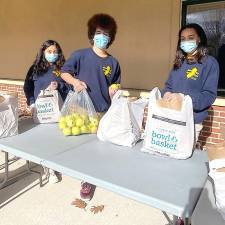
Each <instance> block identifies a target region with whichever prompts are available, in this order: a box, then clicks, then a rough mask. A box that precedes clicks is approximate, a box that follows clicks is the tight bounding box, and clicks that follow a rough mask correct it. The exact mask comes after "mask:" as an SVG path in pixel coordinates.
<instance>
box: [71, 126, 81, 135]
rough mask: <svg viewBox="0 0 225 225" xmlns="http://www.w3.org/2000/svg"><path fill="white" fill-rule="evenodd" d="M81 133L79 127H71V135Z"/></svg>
mask: <svg viewBox="0 0 225 225" xmlns="http://www.w3.org/2000/svg"><path fill="white" fill-rule="evenodd" d="M80 133H81V131H80V128H79V127H73V128H72V135H79V134H80Z"/></svg>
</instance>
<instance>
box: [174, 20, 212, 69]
mask: <svg viewBox="0 0 225 225" xmlns="http://www.w3.org/2000/svg"><path fill="white" fill-rule="evenodd" d="M188 28H191V29H194V30H195V32H196V33H197V35H198V36H199V38H200V43H199V44H198V47H197V53H196V55H195V57H192V58H190V59H188V58H187V53H185V52H184V51H183V50H182V49H181V48H180V43H181V33H182V31H183V30H185V29H188ZM207 54H208V48H207V37H206V34H205V31H204V30H203V29H202V27H201V26H200V25H198V24H196V23H190V24H187V25H185V26H183V27H182V28H181V29H180V31H179V34H178V43H177V51H176V56H175V60H174V65H173V68H174V69H179V68H180V67H181V65H182V63H183V62H184V60H185V59H186V60H187V62H188V63H196V62H198V63H201V60H202V58H203V57H204V56H206V55H207Z"/></svg>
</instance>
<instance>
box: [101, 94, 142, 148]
mask: <svg viewBox="0 0 225 225" xmlns="http://www.w3.org/2000/svg"><path fill="white" fill-rule="evenodd" d="M136 111H137V109H136ZM142 111H143V112H142V116H141V121H142V118H143V113H144V107H143V109H142ZM134 114H135V112H134V111H133V110H132V108H131V102H130V100H129V98H127V97H124V96H123V92H122V91H121V90H119V91H117V92H116V94H115V95H114V96H113V98H112V104H111V106H110V107H109V109H108V111H107V112H106V113H105V115H104V116H103V117H102V119H101V120H100V123H99V127H98V132H97V137H98V139H99V140H101V141H106V142H111V143H113V144H117V145H122V146H128V147H133V146H134V145H135V144H136V142H137V141H138V140H139V139H140V137H141V130H140V127H139V125H138V119H137V117H135V115H134ZM138 114H140V115H141V113H138Z"/></svg>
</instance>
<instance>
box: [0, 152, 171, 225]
mask: <svg viewBox="0 0 225 225" xmlns="http://www.w3.org/2000/svg"><path fill="white" fill-rule="evenodd" d="M3 160H4V154H3V153H2V152H0V164H2V163H3ZM24 164H25V161H24V160H19V161H17V162H16V163H14V164H13V165H11V166H10V171H12V172H11V174H15V173H18V172H19V171H21V170H25V166H24ZM35 170H40V171H41V170H42V168H41V167H40V166H37V167H35ZM3 172H4V170H0V179H1V178H2V177H3ZM38 182H39V181H38V177H37V175H35V174H30V175H27V176H25V177H23V178H21V179H20V180H19V181H17V182H16V183H14V184H12V185H10V186H8V187H6V188H4V189H2V190H0V215H1V217H0V225H165V224H168V221H167V220H166V218H165V217H164V216H163V214H162V212H161V211H160V210H157V209H154V208H151V207H149V206H147V205H144V204H141V203H138V202H136V201H133V200H130V199H127V198H124V197H122V196H119V195H117V194H115V193H113V192H109V191H106V190H104V189H102V188H99V187H97V188H96V191H95V195H94V197H93V199H92V200H91V201H90V202H89V204H88V206H87V207H86V208H87V209H86V210H84V209H80V208H76V207H75V206H73V205H71V202H72V201H73V200H74V199H75V198H79V189H80V181H79V180H76V179H73V178H70V177H67V176H62V181H61V182H60V183H57V184H49V183H48V184H46V185H45V186H43V187H42V188H40V186H39V184H38ZM98 205H104V206H105V207H104V210H103V211H102V212H100V213H98V214H94V213H92V212H91V211H90V207H91V206H98Z"/></svg>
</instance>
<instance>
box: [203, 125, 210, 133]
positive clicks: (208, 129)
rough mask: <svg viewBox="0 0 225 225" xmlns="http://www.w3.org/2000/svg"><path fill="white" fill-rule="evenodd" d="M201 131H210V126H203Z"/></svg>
mask: <svg viewBox="0 0 225 225" xmlns="http://www.w3.org/2000/svg"><path fill="white" fill-rule="evenodd" d="M202 131H207V132H211V131H212V127H207V126H203V128H202Z"/></svg>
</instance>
